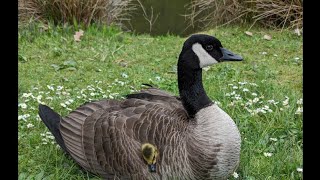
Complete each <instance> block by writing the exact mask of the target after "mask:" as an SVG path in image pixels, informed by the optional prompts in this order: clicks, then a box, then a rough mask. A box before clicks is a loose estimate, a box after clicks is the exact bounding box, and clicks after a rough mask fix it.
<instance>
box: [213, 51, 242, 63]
mask: <svg viewBox="0 0 320 180" xmlns="http://www.w3.org/2000/svg"><path fill="white" fill-rule="evenodd" d="M220 50H221V52H222V55H223V56H222V57H221V58H220V59H219V60H220V61H242V60H243V58H242V57H241V56H239V55H237V54H235V53H233V52H231V51H229V50H228V49H225V48H220Z"/></svg>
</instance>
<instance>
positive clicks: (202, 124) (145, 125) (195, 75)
mask: <svg viewBox="0 0 320 180" xmlns="http://www.w3.org/2000/svg"><path fill="white" fill-rule="evenodd" d="M223 60H234V61H239V60H242V57H241V56H238V55H235V54H233V53H232V52H230V51H228V50H227V49H224V48H222V45H221V43H220V41H219V40H217V39H216V38H214V37H212V36H208V35H193V36H191V37H190V38H188V40H186V42H185V43H184V46H183V48H182V51H181V53H180V56H179V60H178V87H179V95H180V96H179V97H177V96H174V95H172V94H170V93H168V92H165V91H163V90H160V89H157V88H153V87H151V88H147V89H144V90H141V91H140V92H137V93H135V94H129V95H127V98H126V99H123V100H108V99H105V100H100V101H94V102H88V103H86V104H84V105H82V106H80V107H79V108H77V109H75V110H73V111H72V112H71V113H70V114H69V115H67V116H65V117H60V115H58V114H57V113H56V112H54V111H53V110H52V109H50V108H49V107H47V106H45V105H40V106H39V115H40V117H41V119H42V121H43V122H44V123H45V124H46V126H47V127H48V128H49V130H50V131H51V132H52V134H53V135H54V136H55V138H56V141H57V143H58V144H59V145H60V147H61V148H62V149H63V150H64V151H65V152H66V153H67V154H69V155H70V156H71V157H72V158H73V159H74V160H75V161H76V162H77V163H78V164H79V165H80V166H81V167H82V168H84V169H85V170H87V171H89V172H92V173H95V174H98V175H100V176H101V177H103V178H104V179H227V178H228V177H229V176H230V175H231V174H232V172H234V171H235V169H236V168H237V166H238V164H239V157H240V143H241V138H240V133H239V130H238V129H237V127H236V124H235V123H234V121H233V120H232V119H231V117H230V116H229V115H228V114H227V113H225V112H224V111H223V110H221V109H220V108H219V107H218V106H217V105H216V104H214V103H213V102H212V101H211V100H210V99H209V97H208V96H207V94H206V92H205V90H204V88H203V84H202V68H203V67H205V66H208V65H212V64H215V63H218V62H220V61H223ZM145 143H148V144H151V145H152V146H154V147H156V148H157V153H158V154H157V160H156V171H155V172H150V171H149V169H148V164H147V163H146V161H145V160H144V157H143V154H142V151H141V145H143V144H145Z"/></svg>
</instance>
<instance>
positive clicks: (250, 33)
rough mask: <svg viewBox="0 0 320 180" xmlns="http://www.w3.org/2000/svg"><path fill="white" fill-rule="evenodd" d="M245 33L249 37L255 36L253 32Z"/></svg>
mask: <svg viewBox="0 0 320 180" xmlns="http://www.w3.org/2000/svg"><path fill="white" fill-rule="evenodd" d="M245 33H246V35H248V36H252V35H253V34H252V32H249V31H246V32H245Z"/></svg>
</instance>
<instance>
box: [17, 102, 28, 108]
mask: <svg viewBox="0 0 320 180" xmlns="http://www.w3.org/2000/svg"><path fill="white" fill-rule="evenodd" d="M18 107H21V108H22V109H26V108H27V104H26V103H20V104H18Z"/></svg>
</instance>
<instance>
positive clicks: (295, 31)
mask: <svg viewBox="0 0 320 180" xmlns="http://www.w3.org/2000/svg"><path fill="white" fill-rule="evenodd" d="M294 33H295V34H297V35H298V36H301V33H300V29H299V28H296V29H295V30H294Z"/></svg>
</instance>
